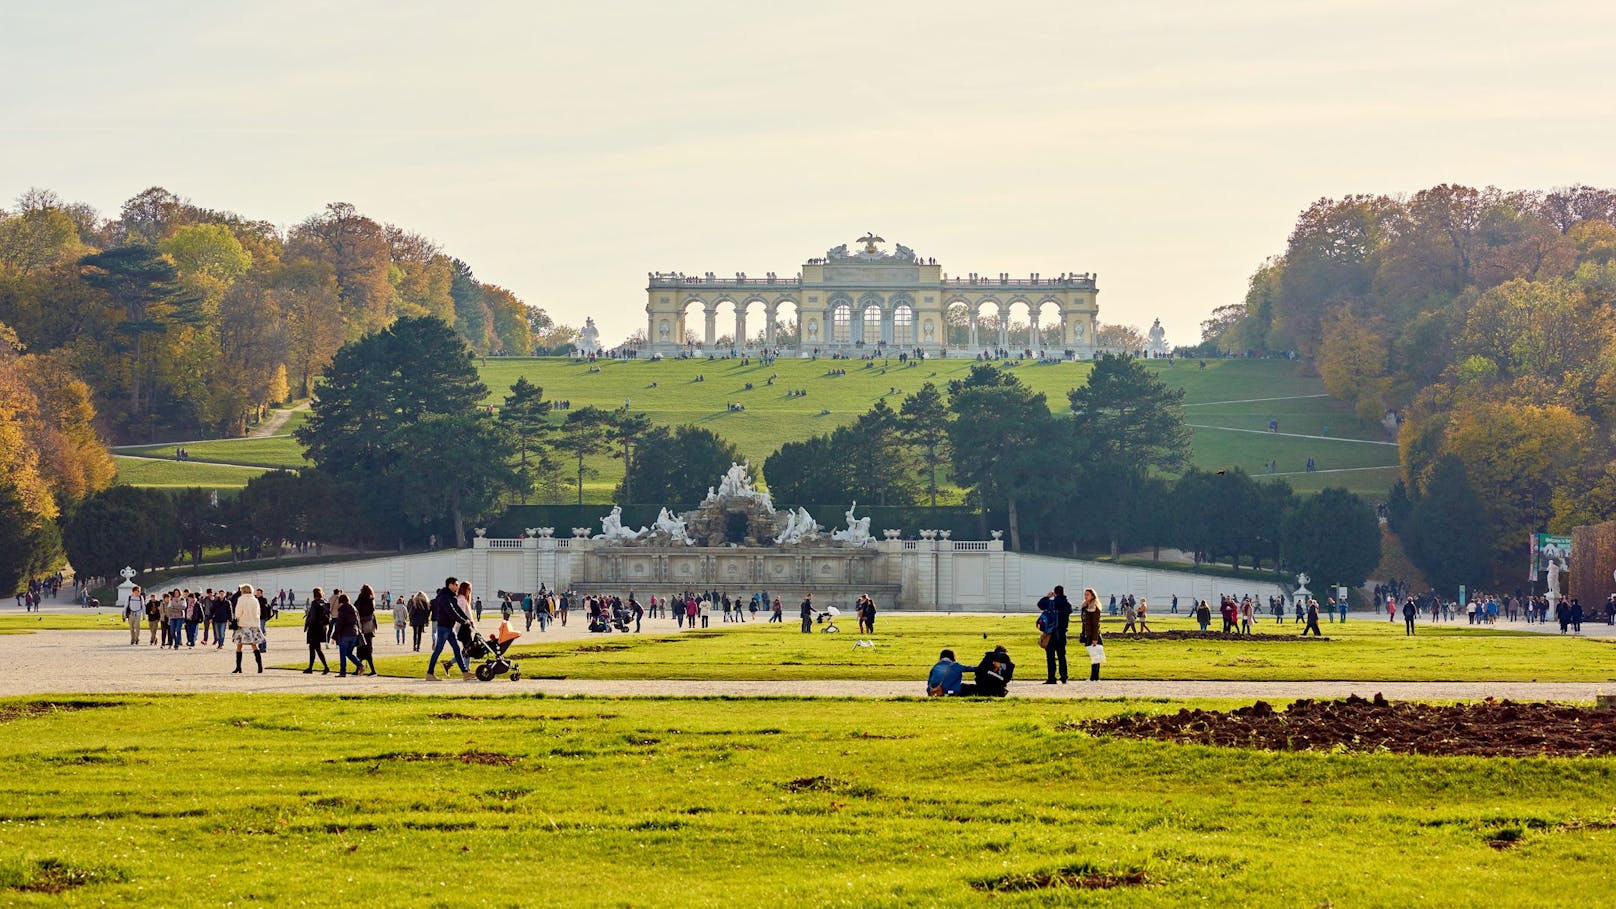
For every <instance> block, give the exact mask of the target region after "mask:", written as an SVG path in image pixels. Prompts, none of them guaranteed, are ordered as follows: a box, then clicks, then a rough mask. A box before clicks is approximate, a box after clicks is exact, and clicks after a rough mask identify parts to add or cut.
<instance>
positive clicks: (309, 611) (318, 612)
mask: <svg viewBox="0 0 1616 909" xmlns="http://www.w3.org/2000/svg"><path fill="white" fill-rule="evenodd" d="M330 636H331V605H330V604H329V603H327V602H326V601H325V591H324V590H321V589H320V588H318V587H316V588H314V590H313V591H311V592H310V593H309V602H308V605H307V606H305V607H304V609H303V640H305V641H307V642H308V645H309V665H308V666H306V667H304V669H303V674H304V675H310V674H312V673H313V672H314V661H315V660H316V659H318V660H319V661H320V674H321V675H325V674H327V673H329V672H330V671H331V664H330V663H327V662H326V660H325V642H326V638H328V637H330Z"/></svg>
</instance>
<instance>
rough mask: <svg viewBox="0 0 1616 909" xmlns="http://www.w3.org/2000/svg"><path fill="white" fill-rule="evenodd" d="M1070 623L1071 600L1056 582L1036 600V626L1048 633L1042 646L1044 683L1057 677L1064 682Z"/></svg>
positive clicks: (1048, 682) (1053, 682) (1049, 682)
mask: <svg viewBox="0 0 1616 909" xmlns="http://www.w3.org/2000/svg"><path fill="white" fill-rule="evenodd" d="M1071 623H1072V601H1071V600H1068V599H1067V598H1066V588H1065V587H1062V586H1061V585H1059V584H1057V585H1055V589H1054V590H1051V591H1050V592H1049V593H1046V594H1044V596H1043V598H1042V599H1040V600H1039V601H1038V627H1039V628H1041V629H1042V630H1043V632H1044V634H1047V635H1049V641H1048V644H1047V646H1046V647H1044V667H1045V670H1046V672H1045V675H1044V684H1045V685H1053V684H1055V682H1056V681H1057V679H1058V680H1059V681H1060V682H1061V683H1062V684H1065V682H1066V679H1067V675H1068V674H1067V670H1066V635H1067V632H1068V631H1069V630H1070V628H1071Z"/></svg>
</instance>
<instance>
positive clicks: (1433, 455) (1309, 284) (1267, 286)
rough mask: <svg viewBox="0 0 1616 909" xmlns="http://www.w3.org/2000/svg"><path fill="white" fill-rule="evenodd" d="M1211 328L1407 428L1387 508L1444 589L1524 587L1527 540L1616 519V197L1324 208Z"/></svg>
mask: <svg viewBox="0 0 1616 909" xmlns="http://www.w3.org/2000/svg"><path fill="white" fill-rule="evenodd" d="M1202 328H1203V341H1204V342H1205V343H1207V344H1210V345H1212V346H1215V347H1218V348H1221V349H1224V350H1233V351H1248V350H1249V351H1287V350H1294V351H1295V352H1296V353H1297V354H1298V355H1299V356H1300V357H1301V358H1302V359H1303V360H1304V361H1306V362H1307V363H1310V364H1312V365H1313V366H1314V367H1315V368H1316V369H1317V370H1318V373H1319V375H1320V377H1321V378H1322V379H1323V381H1324V384H1325V387H1326V389H1327V390H1328V391H1329V392H1330V393H1331V394H1332V395H1334V396H1335V397H1337V398H1340V399H1341V400H1343V401H1346V402H1347V403H1349V404H1351V405H1352V406H1353V407H1354V408H1355V409H1356V410H1357V412H1358V413H1359V415H1360V416H1362V417H1365V418H1367V419H1374V420H1384V421H1385V422H1386V425H1387V426H1388V428H1389V429H1390V430H1392V431H1395V432H1396V435H1397V439H1398V443H1399V447H1400V453H1401V457H1400V461H1401V467H1402V478H1401V481H1400V485H1399V487H1398V488H1397V489H1394V490H1392V491H1391V492H1390V493H1389V494H1388V502H1387V504H1388V508H1389V512H1390V514H1391V519H1392V523H1393V525H1394V527H1396V529H1397V530H1398V532H1399V533H1400V534H1401V535H1403V537H1404V541H1405V543H1406V545H1407V548H1408V550H1409V553H1410V556H1411V557H1412V558H1413V559H1414V561H1415V563H1416V565H1418V566H1419V567H1420V568H1421V569H1422V570H1423V571H1424V572H1425V573H1426V574H1427V576H1428V577H1429V578H1431V579H1432V580H1433V581H1434V580H1436V579H1437V578H1441V579H1443V583H1444V586H1448V587H1451V586H1453V585H1456V584H1458V583H1466V584H1469V585H1471V586H1472V587H1475V586H1481V585H1487V584H1491V583H1494V582H1496V581H1498V580H1500V579H1508V578H1514V577H1517V576H1518V574H1519V571H1520V566H1521V565H1522V564H1524V563H1525V560H1526V545H1527V544H1526V538H1527V534H1528V533H1530V532H1532V531H1543V530H1548V531H1554V532H1569V530H1570V528H1571V527H1573V526H1576V525H1579V524H1587V523H1595V522H1598V521H1604V520H1609V519H1611V518H1612V517H1616V466H1613V465H1616V406H1612V403H1611V402H1612V401H1613V400H1616V398H1613V396H1612V393H1613V392H1616V191H1612V190H1607V189H1598V188H1593V187H1587V186H1573V187H1569V188H1565V189H1558V190H1554V191H1550V192H1537V191H1527V192H1507V191H1504V190H1500V189H1496V188H1493V187H1487V188H1484V189H1475V188H1471V187H1466V186H1454V185H1442V186H1436V187H1432V188H1430V189H1426V190H1422V191H1420V192H1418V193H1415V194H1414V195H1412V196H1407V197H1403V196H1373V195H1356V196H1347V197H1345V198H1341V199H1320V200H1319V201H1317V202H1315V203H1314V204H1312V205H1311V206H1309V207H1308V208H1307V210H1305V211H1304V212H1302V214H1301V216H1300V217H1299V218H1298V219H1297V222H1296V226H1295V228H1294V229H1293V230H1292V232H1291V235H1290V237H1289V239H1288V241H1287V243H1286V247H1285V251H1284V253H1283V254H1281V255H1279V256H1276V257H1274V258H1272V259H1270V260H1269V261H1267V262H1265V263H1263V265H1262V266H1261V267H1259V268H1258V269H1257V271H1256V273H1255V274H1253V276H1252V278H1251V284H1250V288H1249V291H1248V293H1247V295H1246V298H1245V300H1244V301H1243V302H1242V303H1239V304H1235V305H1231V306H1226V307H1223V308H1221V309H1219V310H1217V311H1216V312H1215V313H1214V314H1213V318H1212V319H1210V320H1209V321H1208V322H1206V323H1205V324H1203V326H1202ZM1422 503H1424V507H1423V508H1422V507H1421V505H1422Z"/></svg>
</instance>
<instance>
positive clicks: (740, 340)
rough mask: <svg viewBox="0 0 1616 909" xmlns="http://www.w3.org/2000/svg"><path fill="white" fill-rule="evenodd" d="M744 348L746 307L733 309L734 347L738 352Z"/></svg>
mask: <svg viewBox="0 0 1616 909" xmlns="http://www.w3.org/2000/svg"><path fill="white" fill-rule="evenodd" d="M745 346H746V307H744V306H737V307H735V347H736V349H737V350H739V349H740V348H742V347H745Z"/></svg>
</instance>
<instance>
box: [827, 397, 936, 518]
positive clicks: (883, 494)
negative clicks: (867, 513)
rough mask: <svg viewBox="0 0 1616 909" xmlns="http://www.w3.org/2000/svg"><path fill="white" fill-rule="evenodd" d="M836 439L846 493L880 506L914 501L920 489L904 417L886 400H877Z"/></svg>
mask: <svg viewBox="0 0 1616 909" xmlns="http://www.w3.org/2000/svg"><path fill="white" fill-rule="evenodd" d="M832 438H833V439H834V440H835V447H836V449H837V450H838V451H839V452H840V460H841V463H842V473H843V476H844V477H845V478H846V493H845V495H846V496H848V497H851V498H853V499H859V500H862V501H865V502H870V503H874V504H876V505H912V504H914V500H915V497H916V494H917V492H918V489H917V486H916V482H915V466H914V459H913V457H912V456H911V455H910V453H909V446H908V445H907V444H905V442H906V440H905V438H904V434H903V419H902V418H901V417H899V416H898V414H897V413H896V412H894V411H893V409H892V408H891V407H889V406H887V402H886V401H885V400H877V401H876V402H875V405H874V406H872V407H871V408H870V409H869V410H868V411H865V412H864V413H863V414H861V415H860V416H859V418H858V419H857V420H855V421H853V423H852V425H850V426H845V427H843V428H841V429H838V430H836V432H835V433H833V434H832Z"/></svg>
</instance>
